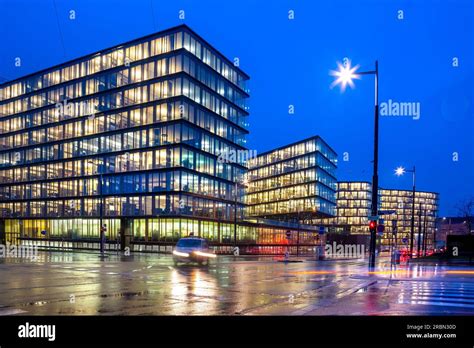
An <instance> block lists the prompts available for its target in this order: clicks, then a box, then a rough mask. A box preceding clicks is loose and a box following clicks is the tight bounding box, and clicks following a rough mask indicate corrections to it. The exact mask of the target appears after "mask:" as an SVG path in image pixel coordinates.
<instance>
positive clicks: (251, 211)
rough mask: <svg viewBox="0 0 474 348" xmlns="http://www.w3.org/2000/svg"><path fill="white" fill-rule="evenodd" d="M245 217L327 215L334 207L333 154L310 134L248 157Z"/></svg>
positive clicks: (325, 145) (334, 172)
mask: <svg viewBox="0 0 474 348" xmlns="http://www.w3.org/2000/svg"><path fill="white" fill-rule="evenodd" d="M249 164H250V168H249V176H248V177H249V187H248V190H247V195H246V203H247V210H246V215H248V216H262V217H268V218H286V217H291V216H294V217H296V218H298V217H299V218H301V217H302V215H301V214H303V215H306V216H313V217H315V216H331V215H335V206H336V198H335V192H336V176H335V175H336V166H337V155H336V153H335V152H334V151H333V150H332V149H331V148H330V147H329V146H328V145H327V144H326V143H325V142H324V141H323V140H322V139H321V138H320V137H312V138H309V139H306V140H303V141H300V142H298V143H295V144H291V145H288V146H285V147H282V148H279V149H276V150H272V151H269V152H267V153H264V154H261V155H259V156H257V157H256V158H253V159H251V160H250V163H249Z"/></svg>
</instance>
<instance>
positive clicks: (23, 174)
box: [0, 25, 249, 241]
mask: <svg viewBox="0 0 474 348" xmlns="http://www.w3.org/2000/svg"><path fill="white" fill-rule="evenodd" d="M248 78H249V77H248V76H247V75H246V74H245V73H244V72H243V71H241V70H240V69H239V68H238V67H235V66H234V64H232V62H230V61H229V60H228V59H226V58H225V57H224V56H223V55H222V54H220V53H219V52H218V51H217V50H216V49H214V48H213V47H211V46H210V45H209V44H208V43H207V42H206V41H205V40H203V39H202V38H201V37H200V36H198V35H197V34H196V33H195V32H193V31H192V30H191V29H189V28H188V27H187V26H184V25H183V26H179V27H175V28H172V29H169V30H166V31H163V32H160V33H157V34H153V35H150V36H147V37H144V38H141V39H137V40H134V41H131V42H128V43H125V44H121V45H118V46H115V47H112V48H109V49H106V50H103V51H100V52H97V53H94V54H90V55H88V56H85V57H82V58H79V59H76V60H73V61H71V62H68V63H64V64H61V65H58V66H55V67H53V68H49V69H46V70H43V71H40V72H38V73H35V74H32V75H29V76H26V77H23V78H20V79H17V80H14V81H11V82H8V83H5V84H2V85H0V131H1V136H0V215H1V217H2V220H1V223H0V229H1V230H2V232H3V234H4V238H5V239H7V240H10V241H13V240H15V239H16V238H30V239H44V240H45V239H55V238H56V239H58V238H60V239H66V240H83V241H87V240H94V239H96V238H98V236H99V230H100V226H101V224H100V222H101V221H100V220H103V221H102V222H103V224H105V225H106V227H107V237H108V239H109V240H115V239H116V238H117V236H118V233H119V232H122V233H121V238H125V237H126V236H128V238H130V239H131V240H132V241H133V240H135V241H174V240H176V239H177V238H178V237H179V236H182V235H187V234H188V233H190V232H194V233H195V234H196V235H197V234H199V235H201V236H204V237H208V238H209V239H211V240H215V241H226V240H231V239H232V238H233V237H232V236H233V234H232V231H233V228H232V223H231V222H232V221H234V216H233V215H234V211H236V212H237V214H238V215H239V217H240V218H241V217H242V213H243V191H242V189H241V187H239V185H237V186H236V185H235V182H236V181H239V180H240V178H241V177H242V175H243V174H244V172H245V171H246V168H245V167H244V166H243V164H244V163H221V162H218V161H217V156H218V154H219V153H220V152H223V151H232V150H233V151H238V150H240V149H244V147H243V146H244V145H245V135H246V134H247V133H248V131H247V129H246V127H247V115H248V112H247V111H246V109H247V107H246V104H245V103H246V101H245V100H246V98H247V97H248V93H247V90H246V81H247V80H248ZM236 187H237V190H236V189H235V188H236ZM236 196H237V200H236V199H235V197H236ZM235 205H237V209H235ZM239 238H242V239H246V238H247V236H246V235H245V233H243V234H242V235H239Z"/></svg>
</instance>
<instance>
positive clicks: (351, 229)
mask: <svg viewBox="0 0 474 348" xmlns="http://www.w3.org/2000/svg"><path fill="white" fill-rule="evenodd" d="M378 194H379V208H378V209H379V212H380V213H379V216H380V218H382V219H383V220H384V225H385V231H384V232H383V233H382V234H380V233H379V234H378V240H379V244H380V245H381V246H383V247H384V246H390V245H397V246H398V248H402V249H403V248H405V247H407V246H409V243H410V238H411V217H412V203H413V191H411V190H396V189H383V188H379V192H378ZM371 197H372V184H371V183H369V182H364V181H345V182H339V183H338V191H337V208H336V211H337V214H336V216H335V217H334V218H326V219H319V220H316V221H313V223H315V224H322V225H324V226H327V227H328V229H329V231H330V232H333V233H337V234H346V235H365V236H366V237H367V242H368V238H369V235H370V232H369V219H368V217H369V216H370V215H371V208H370V207H371V203H372V202H371ZM438 206H439V195H438V194H437V193H435V192H423V191H416V192H415V229H414V248H417V245H418V244H417V243H418V235H420V243H425V244H424V245H426V246H427V248H428V249H431V248H433V246H434V242H435V240H436V237H435V231H436V217H437V214H438ZM420 227H421V232H420ZM394 230H396V231H397V233H396V235H394V234H393V231H394ZM425 231H426V233H425ZM424 236H425V239H424V240H423V237H424ZM405 238H406V239H405ZM404 240H408V242H405V241H404Z"/></svg>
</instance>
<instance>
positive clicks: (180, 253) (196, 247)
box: [173, 237, 216, 265]
mask: <svg viewBox="0 0 474 348" xmlns="http://www.w3.org/2000/svg"><path fill="white" fill-rule="evenodd" d="M215 257H216V254H214V253H213V251H212V250H211V249H210V248H209V243H208V242H207V240H206V239H204V238H198V237H185V238H181V239H180V240H179V241H178V243H177V244H176V247H175V248H174V250H173V261H174V264H175V265H177V264H178V263H179V262H186V263H189V262H196V263H198V264H200V265H202V264H205V265H209V260H210V259H213V258H215Z"/></svg>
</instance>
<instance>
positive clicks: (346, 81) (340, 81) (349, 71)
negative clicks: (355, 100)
mask: <svg viewBox="0 0 474 348" xmlns="http://www.w3.org/2000/svg"><path fill="white" fill-rule="evenodd" d="M337 67H338V70H331V72H330V73H329V74H330V75H331V76H335V77H336V79H335V80H334V82H333V83H332V84H331V88H333V87H335V86H337V85H340V86H341V91H343V92H344V91H345V90H346V87H347V85H349V86H350V87H351V88H354V81H353V80H354V79H357V80H360V75H359V74H356V73H355V72H356V71H357V69H359V65H356V66H355V67H351V62H350V61H348V62H347V63H346V64H344V65H343V64H341V63H339V62H338V63H337Z"/></svg>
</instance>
